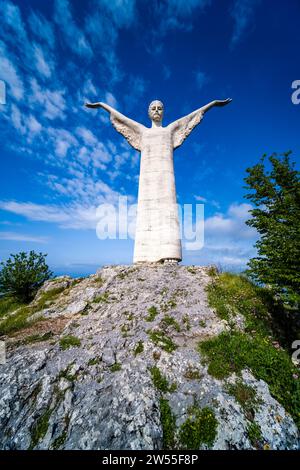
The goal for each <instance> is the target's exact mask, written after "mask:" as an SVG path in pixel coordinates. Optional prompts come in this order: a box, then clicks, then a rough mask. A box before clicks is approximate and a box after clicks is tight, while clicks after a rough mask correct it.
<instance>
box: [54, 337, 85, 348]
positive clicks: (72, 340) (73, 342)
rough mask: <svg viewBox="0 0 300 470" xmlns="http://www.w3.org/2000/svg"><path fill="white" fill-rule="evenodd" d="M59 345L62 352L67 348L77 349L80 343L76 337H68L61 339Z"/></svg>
mask: <svg viewBox="0 0 300 470" xmlns="http://www.w3.org/2000/svg"><path fill="white" fill-rule="evenodd" d="M59 344H60V347H61V349H62V350H63V351H64V350H65V349H69V348H75V347H76V348H78V347H79V346H80V345H81V341H80V339H79V338H77V337H76V336H72V335H68V336H64V337H63V338H61V340H60V341H59Z"/></svg>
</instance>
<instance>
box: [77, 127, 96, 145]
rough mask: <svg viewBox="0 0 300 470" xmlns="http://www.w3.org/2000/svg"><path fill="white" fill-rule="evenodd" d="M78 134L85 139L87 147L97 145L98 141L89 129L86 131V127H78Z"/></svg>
mask: <svg viewBox="0 0 300 470" xmlns="http://www.w3.org/2000/svg"><path fill="white" fill-rule="evenodd" d="M76 133H77V135H79V136H80V137H81V138H82V139H83V141H84V143H85V144H86V145H91V146H94V145H97V142H98V140H97V138H96V137H95V136H94V134H93V133H92V132H91V131H90V130H89V129H86V128H85V127H77V129H76Z"/></svg>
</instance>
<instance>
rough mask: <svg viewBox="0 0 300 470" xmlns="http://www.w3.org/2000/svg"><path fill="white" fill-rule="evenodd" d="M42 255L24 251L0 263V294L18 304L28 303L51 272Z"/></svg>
mask: <svg viewBox="0 0 300 470" xmlns="http://www.w3.org/2000/svg"><path fill="white" fill-rule="evenodd" d="M46 256H47V255H43V254H42V253H35V252H34V251H30V252H29V253H26V252H24V251H22V252H20V253H18V254H16V255H10V258H9V259H8V260H7V261H6V262H2V263H1V265H2V268H1V271H0V293H1V295H7V296H11V297H13V298H15V299H16V300H18V301H20V302H24V303H26V302H29V301H30V300H32V299H33V297H34V296H35V294H36V292H37V290H38V289H39V288H40V287H41V286H42V285H43V284H44V282H45V281H47V280H48V279H49V278H50V277H51V275H52V272H51V271H50V270H49V268H48V266H47V264H46V262H45V257H46Z"/></svg>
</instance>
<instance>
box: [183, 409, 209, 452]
mask: <svg viewBox="0 0 300 470" xmlns="http://www.w3.org/2000/svg"><path fill="white" fill-rule="evenodd" d="M188 412H189V417H188V418H187V420H186V421H185V422H184V423H183V424H182V425H181V427H180V431H179V439H180V443H181V445H182V447H183V448H185V449H191V450H197V449H199V448H200V445H201V444H206V445H208V446H209V447H211V446H212V445H213V443H214V440H215V438H216V435H217V427H218V421H217V420H216V417H215V414H214V412H213V410H212V409H211V408H208V407H205V408H202V409H201V408H199V407H197V406H192V407H191V408H190V409H189V410H188Z"/></svg>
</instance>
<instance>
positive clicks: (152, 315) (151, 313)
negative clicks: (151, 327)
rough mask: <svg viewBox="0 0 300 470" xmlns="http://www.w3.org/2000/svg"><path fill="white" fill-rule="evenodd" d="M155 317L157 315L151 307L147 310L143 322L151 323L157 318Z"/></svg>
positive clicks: (155, 309) (154, 308)
mask: <svg viewBox="0 0 300 470" xmlns="http://www.w3.org/2000/svg"><path fill="white" fill-rule="evenodd" d="M157 315H158V311H157V308H156V307H154V306H152V307H150V308H148V315H147V317H146V318H145V320H146V321H148V322H151V321H153V320H154V319H155V317H157Z"/></svg>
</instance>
